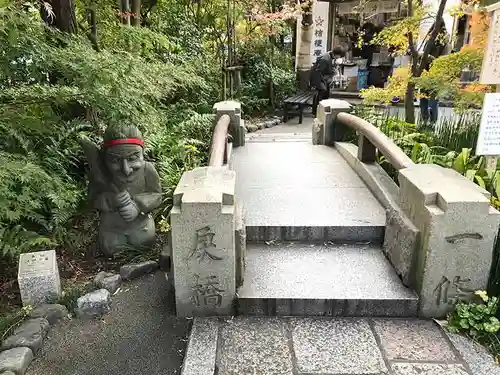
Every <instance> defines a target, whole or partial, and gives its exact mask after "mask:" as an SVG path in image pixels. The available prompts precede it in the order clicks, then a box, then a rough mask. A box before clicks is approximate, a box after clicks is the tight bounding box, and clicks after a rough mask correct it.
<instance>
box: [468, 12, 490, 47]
mask: <svg viewBox="0 0 500 375" xmlns="http://www.w3.org/2000/svg"><path fill="white" fill-rule="evenodd" d="M489 25H490V16H489V15H488V13H486V12H485V11H481V10H480V11H475V12H473V13H472V16H471V21H470V33H471V39H472V43H471V45H470V46H471V47H475V48H478V49H484V48H486V42H487V41H488V28H489Z"/></svg>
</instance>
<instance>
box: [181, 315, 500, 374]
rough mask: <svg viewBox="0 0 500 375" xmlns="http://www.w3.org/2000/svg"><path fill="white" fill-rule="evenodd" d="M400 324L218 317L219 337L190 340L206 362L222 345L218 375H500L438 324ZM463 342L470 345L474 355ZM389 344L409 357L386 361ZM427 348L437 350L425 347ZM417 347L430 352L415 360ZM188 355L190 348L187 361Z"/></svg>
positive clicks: (365, 320)
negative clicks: (478, 364)
mask: <svg viewBox="0 0 500 375" xmlns="http://www.w3.org/2000/svg"><path fill="white" fill-rule="evenodd" d="M394 321H395V319H371V318H353V319H351V318H341V319H339V318H325V317H318V318H276V317H273V318H254V317H235V318H230V319H224V320H223V319H220V320H219V325H218V327H219V328H218V337H217V338H214V334H213V333H211V334H210V335H208V336H206V335H202V336H200V335H199V331H196V332H194V333H193V336H192V339H193V337H196V338H197V340H199V344H200V345H199V346H198V349H200V351H199V352H198V354H199V353H203V352H205V353H206V356H205V357H206V359H210V358H211V356H212V353H213V346H214V344H215V343H217V344H216V345H217V356H216V369H218V370H216V371H215V372H216V373H217V374H219V375H262V374H266V375H490V374H491V375H496V371H495V369H494V368H493V367H492V368H490V369H488V368H486V367H481V368H479V367H477V368H475V367H469V365H468V363H470V361H472V362H474V361H475V360H476V358H473V359H471V358H472V357H474V356H475V354H474V352H470V353H469V355H470V356H471V358H468V359H467V362H465V361H464V360H463V358H462V357H461V356H460V354H459V352H457V351H456V348H455V347H453V344H452V341H450V340H448V339H447V338H446V335H445V334H444V332H442V331H441V328H440V327H439V326H437V325H433V323H432V322H430V321H427V322H423V321H421V320H418V319H406V320H401V321H399V322H397V323H396V324H393V323H394ZM403 321H404V323H405V324H403ZM381 322H385V323H387V324H385V325H382V324H381ZM375 323H377V324H375ZM424 323H429V325H427V324H424ZM388 326H389V327H392V328H391V329H392V330H393V332H392V333H393V334H391V335H387V334H386V335H385V336H384V340H382V339H381V338H380V335H379V332H380V327H383V328H384V329H385V331H386V332H387V331H389V329H387V327H388ZM376 327H377V328H376ZM394 327H395V328H394ZM208 337H209V338H210V339H209V340H207V338H208ZM457 337H458V336H457ZM465 340H466V342H465V344H464V345H465V346H464V347H467V348H466V350H469V349H468V343H469V342H468V341H467V339H465ZM389 341H391V342H392V341H393V342H394V345H392V347H394V348H397V353H404V355H397V356H392V357H390V356H388V355H387V354H388V351H387V348H388V347H391V345H389V346H388V345H387V344H388V342H389ZM424 343H425V345H428V346H429V347H431V348H432V350H430V351H429V350H425V348H424V347H423V345H424ZM190 345H191V343H190ZM461 345H462V344H461ZM459 347H460V345H459ZM204 350H205V351H204ZM418 350H422V351H423V352H424V353H423V354H422V355H417V354H416V351H418ZM439 350H441V351H442V352H443V353H444V354H440V353H439ZM450 353H456V356H451V355H450ZM189 356H190V352H189V351H188V353H187V356H186V361H189ZM197 358H198V356H197ZM199 358H202V357H199ZM407 358H411V359H407ZM490 359H491V358H490ZM490 370H492V371H490ZM199 374H200V375H201V374H203V375H204V372H200V373H199ZM182 375H187V373H183V374H182Z"/></svg>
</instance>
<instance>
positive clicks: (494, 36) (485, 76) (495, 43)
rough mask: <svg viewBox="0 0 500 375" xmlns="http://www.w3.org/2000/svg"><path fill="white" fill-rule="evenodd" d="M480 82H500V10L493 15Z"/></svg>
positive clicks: (497, 83)
mask: <svg viewBox="0 0 500 375" xmlns="http://www.w3.org/2000/svg"><path fill="white" fill-rule="evenodd" d="M479 83H481V84H484V85H499V84H500V10H495V11H494V12H493V14H492V16H491V23H490V29H489V32H488V44H487V48H486V53H485V54H484V59H483V68H482V69H481V78H480V80H479ZM497 91H498V90H497Z"/></svg>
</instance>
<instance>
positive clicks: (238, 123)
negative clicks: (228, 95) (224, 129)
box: [214, 100, 245, 147]
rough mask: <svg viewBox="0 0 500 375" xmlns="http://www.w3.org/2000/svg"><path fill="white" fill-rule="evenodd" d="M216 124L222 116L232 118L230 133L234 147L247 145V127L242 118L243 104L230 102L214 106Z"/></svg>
mask: <svg viewBox="0 0 500 375" xmlns="http://www.w3.org/2000/svg"><path fill="white" fill-rule="evenodd" d="M214 114H215V123H217V120H219V118H220V117H221V116H222V115H229V117H230V118H231V124H230V127H231V129H230V133H231V135H232V137H233V146H234V147H240V146H244V145H245V125H244V121H243V120H242V118H241V115H242V113H241V103H239V102H235V101H232V100H228V101H225V102H218V103H215V104H214Z"/></svg>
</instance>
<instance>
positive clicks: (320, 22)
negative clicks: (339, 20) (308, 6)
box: [316, 16, 325, 26]
mask: <svg viewBox="0 0 500 375" xmlns="http://www.w3.org/2000/svg"><path fill="white" fill-rule="evenodd" d="M323 22H325V20H324V19H323V18H321V17H320V16H318V17H316V25H318V26H323Z"/></svg>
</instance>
